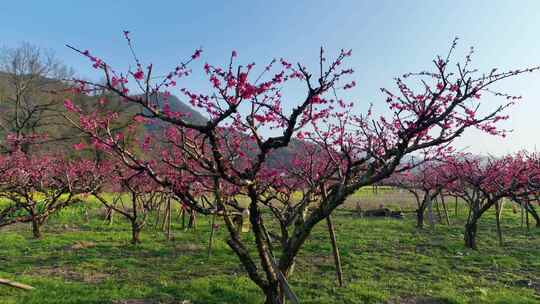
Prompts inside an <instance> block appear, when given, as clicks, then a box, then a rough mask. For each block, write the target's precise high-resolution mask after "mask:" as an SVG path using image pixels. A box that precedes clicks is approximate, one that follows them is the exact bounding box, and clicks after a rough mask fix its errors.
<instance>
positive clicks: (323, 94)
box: [66, 32, 537, 303]
mask: <svg viewBox="0 0 540 304" xmlns="http://www.w3.org/2000/svg"><path fill="white" fill-rule="evenodd" d="M125 38H126V39H127V43H128V46H129V48H130V50H131V53H132V55H133V60H134V67H133V68H132V69H130V70H127V71H124V72H120V71H117V70H115V69H114V68H113V66H112V65H110V64H109V63H107V62H105V61H104V60H103V59H101V58H99V57H97V56H96V55H94V54H93V53H92V52H90V51H87V50H80V49H77V48H74V47H71V48H72V49H74V50H75V51H77V52H79V53H80V54H81V55H83V56H85V57H87V58H88V59H89V60H90V61H91V63H92V65H93V67H94V68H95V69H98V70H100V71H101V72H102V74H103V77H104V79H105V81H104V82H102V83H97V82H90V81H86V80H75V81H74V82H75V85H76V87H77V89H78V90H79V91H81V92H85V93H91V92H93V91H95V90H98V91H100V92H103V91H104V92H107V94H108V96H109V98H120V99H121V100H123V101H124V102H126V103H128V104H136V105H138V106H139V107H140V113H139V114H138V115H136V116H135V117H134V118H133V121H132V125H133V126H136V125H141V124H143V125H147V126H148V125H160V126H163V132H162V133H156V131H155V130H153V131H152V132H150V131H149V132H147V133H146V134H145V135H143V136H139V139H138V145H137V148H136V149H135V147H134V146H133V145H129V144H127V143H125V142H124V140H123V138H125V136H126V134H125V132H131V131H130V130H136V129H137V128H135V127H133V128H128V129H127V130H123V131H118V130H113V128H110V125H111V124H112V123H113V122H114V119H115V114H114V113H106V114H99V113H96V112H91V113H88V112H84V111H82V110H81V108H80V107H79V106H77V105H76V104H73V103H72V102H71V101H70V100H66V108H67V109H68V110H69V111H70V113H69V114H67V115H66V116H67V117H68V118H69V119H71V121H72V122H73V123H74V124H76V125H77V126H78V127H79V128H80V129H81V130H82V131H83V132H85V133H86V135H87V136H88V137H89V138H91V140H90V144H91V145H94V146H95V147H98V148H99V149H102V150H103V151H106V152H107V153H108V154H109V155H110V156H111V157H113V158H114V159H116V161H117V162H118V163H120V164H122V165H123V166H126V167H128V168H131V169H133V170H141V171H144V172H146V174H148V176H150V177H151V178H153V179H154V180H155V181H156V182H157V183H158V184H160V185H161V186H162V187H165V188H168V189H170V191H172V192H173V193H174V195H175V196H176V197H177V198H178V199H179V200H181V201H182V203H183V204H185V205H187V206H188V207H189V208H191V209H192V210H195V211H196V212H198V213H202V214H214V215H218V216H220V217H221V218H222V219H223V221H224V223H225V225H224V226H225V227H226V230H227V231H228V240H227V244H228V245H229V246H230V248H231V249H232V251H233V252H234V253H235V254H236V255H237V256H238V258H239V260H240V262H241V264H242V265H243V268H244V269H245V271H246V273H247V275H248V276H249V278H250V279H251V280H252V281H253V282H254V283H255V284H256V285H257V286H258V287H259V288H260V289H261V290H262V292H263V293H264V295H265V296H266V303H282V302H283V299H284V296H288V297H289V298H294V297H293V296H292V295H291V292H290V290H289V286H288V284H287V281H286V279H287V277H288V276H289V275H290V274H291V269H292V267H293V265H294V263H295V259H296V256H297V255H298V253H299V251H300V250H301V248H302V245H303V244H304V242H305V241H306V239H307V238H308V237H309V235H310V233H311V231H312V230H313V228H314V227H315V226H316V225H317V224H318V223H319V222H321V221H323V220H325V219H326V218H328V217H329V216H330V215H331V214H332V212H333V211H334V210H335V209H336V208H338V207H339V206H340V205H342V204H343V203H344V202H345V200H346V198H347V197H348V196H349V195H351V194H353V193H354V192H355V191H356V190H358V189H360V188H361V187H364V186H367V185H371V184H374V183H377V182H379V181H381V180H382V179H384V178H386V177H388V176H390V175H391V174H392V172H393V171H394V170H395V169H396V168H397V167H398V165H399V164H400V162H401V161H402V159H403V157H404V156H406V155H411V154H413V153H421V154H424V155H427V156H429V157H432V156H434V155H437V154H438V153H443V152H444V151H446V150H447V149H449V147H450V144H451V143H452V142H453V140H454V139H456V138H457V137H459V136H460V135H461V134H462V133H463V132H464V131H465V130H466V129H468V128H477V129H480V130H482V131H485V132H488V133H490V134H495V135H504V134H505V133H504V130H499V129H497V127H496V125H495V124H496V122H497V121H500V120H504V119H506V118H507V117H506V116H505V115H504V114H503V111H504V110H505V109H506V108H507V107H508V106H510V105H511V104H513V103H514V102H515V101H516V100H517V99H519V97H515V96H510V95H505V94H502V93H498V92H493V91H491V90H490V89H489V88H490V86H491V85H492V84H494V83H496V82H498V81H500V80H503V79H506V78H509V77H513V76H516V75H519V74H522V73H525V72H532V71H534V70H536V69H537V68H527V69H520V70H512V71H507V72H498V71H497V70H496V69H493V70H491V71H488V72H487V73H484V74H482V73H479V72H478V71H476V70H474V69H471V68H470V62H471V60H470V55H469V56H467V57H466V59H465V61H464V62H463V63H462V64H457V65H452V64H451V62H450V59H451V57H452V56H451V55H452V52H453V51H454V49H455V46H456V45H455V42H454V44H453V45H452V47H451V49H450V52H449V53H448V55H447V56H444V57H437V58H436V59H435V60H434V62H433V64H434V65H433V66H434V69H433V71H423V72H420V73H410V74H406V75H403V77H399V78H396V79H395V82H396V84H397V88H396V92H393V91H391V90H387V89H382V92H383V94H384V95H385V101H386V104H387V105H388V109H387V110H386V111H385V112H384V113H383V115H381V116H376V115H374V114H373V113H372V111H371V110H370V111H368V112H367V113H364V114H360V115H354V114H353V110H354V107H353V103H351V102H348V101H345V100H343V99H341V98H340V97H339V95H340V94H342V91H343V90H350V89H352V88H353V87H354V86H355V84H356V83H355V82H354V81H351V80H347V78H349V77H350V75H351V74H352V73H353V70H352V69H350V68H344V67H343V66H344V64H345V61H346V60H347V58H348V57H350V56H351V51H348V50H341V51H340V52H338V53H337V55H336V56H335V58H334V59H330V58H328V56H327V54H326V52H325V51H324V49H322V48H321V50H320V52H319V60H318V65H317V67H316V68H315V69H313V70H312V69H309V68H308V67H306V66H304V65H302V64H300V63H299V64H296V65H294V64H292V63H290V62H289V61H287V60H285V59H278V60H272V61H271V62H270V63H269V64H268V65H265V66H263V67H261V68H257V66H256V65H255V64H254V63H249V64H245V65H241V64H239V63H238V55H237V53H236V52H235V51H233V52H232V54H231V57H230V60H229V62H228V64H226V65H225V66H222V67H221V66H216V65H211V64H209V63H206V64H204V67H203V73H204V74H205V75H206V77H207V78H208V80H209V86H208V91H205V92H198V91H195V90H194V89H192V88H190V87H186V86H182V83H187V82H186V81H184V79H185V78H187V77H188V76H189V75H191V74H192V73H193V71H192V70H191V69H190V68H189V67H190V63H192V62H193V61H195V60H198V59H199V58H200V57H201V54H202V51H201V50H196V51H195V52H194V53H193V54H192V55H191V56H189V57H188V58H187V59H186V60H185V61H183V62H181V63H180V64H178V65H177V66H175V67H174V68H173V69H172V70H171V72H170V73H165V74H164V75H163V76H161V75H160V74H158V73H156V72H154V66H153V65H152V64H148V65H143V63H142V61H141V60H140V59H139V57H138V56H137V54H136V52H135V49H134V47H133V44H132V40H131V38H130V36H129V32H125ZM414 80H418V81H415V82H414V84H412V83H413V82H412V81H414ZM290 87H293V88H294V89H295V90H302V91H303V96H302V98H300V99H298V100H296V98H294V99H293V98H292V96H291V97H288V95H287V94H286V92H287V90H286V89H285V88H290ZM172 92H177V93H179V94H180V95H181V97H182V98H184V100H186V101H187V102H189V103H190V104H191V105H192V106H193V107H194V108H196V109H198V110H199V111H201V112H203V113H204V114H206V116H207V118H208V120H207V121H206V122H204V123H195V122H193V121H192V120H190V116H189V115H188V114H187V113H182V112H177V111H174V107H173V106H172V105H171V104H169V102H168V101H167V99H165V100H159V98H157V97H158V96H165V97H166V96H168V95H169V94H171V93H172ZM490 93H492V94H493V95H499V96H502V97H503V100H504V101H503V102H502V103H500V104H498V105H493V104H492V105H491V106H490V107H489V108H485V109H484V108H482V109H481V111H480V109H479V108H480V106H481V105H483V103H482V102H481V101H482V100H483V95H489V94H490ZM290 106H293V107H292V108H291V109H289V108H290ZM480 113H485V114H483V115H481V114H480ZM158 134H159V135H158ZM141 150H142V151H149V152H148V153H146V152H145V153H141V152H140V151H141ZM150 152H152V153H150ZM285 154H287V155H288V157H283V155H285ZM276 158H278V159H280V161H279V162H277V164H276V161H274V160H275V159H276ZM293 192H294V193H299V195H294V196H293V195H291V193H293ZM246 202H247V203H246ZM244 208H247V209H248V210H249V222H250V224H251V228H250V229H251V231H250V232H251V234H252V235H253V238H249V239H248V238H245V237H243V236H242V235H241V234H240V231H239V229H238V226H237V225H235V224H234V222H233V218H234V216H235V215H236V214H238V213H239V212H240V211H241V210H242V211H243V209H244ZM276 227H277V229H276ZM270 235H274V236H277V237H270ZM275 240H278V243H277V244H276V243H274V241H275ZM254 252H256V253H255V254H254Z"/></svg>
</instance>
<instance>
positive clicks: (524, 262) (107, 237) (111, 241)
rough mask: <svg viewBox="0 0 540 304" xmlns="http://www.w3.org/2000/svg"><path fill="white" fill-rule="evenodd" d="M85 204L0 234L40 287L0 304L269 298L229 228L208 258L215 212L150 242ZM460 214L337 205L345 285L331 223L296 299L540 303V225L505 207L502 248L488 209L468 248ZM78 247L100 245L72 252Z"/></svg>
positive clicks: (303, 266)
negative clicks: (431, 224)
mask: <svg viewBox="0 0 540 304" xmlns="http://www.w3.org/2000/svg"><path fill="white" fill-rule="evenodd" d="M89 206H90V207H89V208H90V209H91V210H90V215H91V217H90V219H89V221H88V222H87V221H86V220H85V217H84V209H85V208H87V207H85V205H78V206H74V207H71V208H69V209H66V210H63V211H62V212H61V213H59V214H57V215H55V216H54V217H52V218H51V220H50V222H49V223H48V224H47V226H46V227H45V228H44V239H43V240H33V239H31V238H30V237H31V234H30V230H29V227H28V226H27V225H18V226H16V227H10V228H9V229H7V230H0V277H2V278H9V279H13V280H17V281H20V282H22V283H26V284H30V285H32V286H34V287H36V289H35V290H34V291H31V292H27V291H19V290H15V289H11V288H7V287H4V286H0V303H6V304H9V303H29V304H31V303H40V304H41V303H115V301H116V302H118V301H120V300H129V299H138V300H146V301H147V302H146V303H181V301H182V300H186V299H187V300H191V301H192V302H193V303H261V302H262V300H263V299H262V297H261V294H260V292H259V290H258V289H257V288H256V286H255V285H254V284H253V283H251V282H250V281H249V279H247V277H246V276H245V274H244V272H243V270H242V268H241V267H240V265H239V263H238V260H237V258H236V257H235V255H234V254H233V253H232V252H231V250H230V249H229V248H228V247H227V245H226V244H225V238H226V233H225V231H224V229H223V228H222V227H221V228H219V230H218V232H217V235H216V239H215V243H214V244H215V246H214V250H213V255H212V256H211V257H210V258H208V257H207V254H206V246H207V242H208V235H209V220H210V219H209V218H205V217H199V219H198V227H197V231H195V232H193V231H181V230H180V224H179V223H178V221H175V223H174V225H173V230H174V240H173V241H167V240H166V239H165V236H164V234H163V233H162V232H160V231H156V230H155V229H154V228H153V227H152V226H149V227H147V228H146V229H145V230H144V231H143V234H142V241H143V243H142V244H141V245H138V246H134V245H131V244H129V238H130V231H129V225H128V224H127V223H126V222H123V221H121V220H117V221H116V223H115V224H114V225H113V226H108V225H105V224H104V221H103V219H101V218H100V217H99V216H98V213H99V212H98V210H97V205H96V204H95V203H91V204H90V205H89ZM464 216H465V210H460V214H459V216H458V218H455V217H451V220H452V222H453V225H452V226H450V227H448V226H444V225H438V226H437V227H436V228H435V230H430V229H426V230H424V231H418V230H416V229H415V228H414V224H415V222H414V218H413V217H411V214H407V217H406V219H405V220H393V219H365V218H357V217H354V216H351V215H349V214H348V213H345V212H342V211H339V212H338V213H337V214H336V215H335V216H334V222H335V225H336V230H337V237H338V242H339V246H340V250H341V254H342V260H343V266H344V275H345V280H346V287H344V288H338V287H336V284H335V279H334V278H335V277H334V276H335V274H334V266H333V265H334V264H333V260H332V255H331V247H330V244H329V242H328V234H327V231H326V229H325V227H326V226H325V225H324V223H321V224H320V225H319V226H318V227H316V229H315V231H314V233H313V234H312V236H311V238H310V239H309V241H308V242H307V243H306V244H305V247H304V249H303V250H302V252H301V254H300V256H299V260H298V263H297V266H296V268H295V271H294V274H293V276H292V277H291V279H290V284H291V286H292V288H293V290H294V291H295V292H296V293H297V294H298V296H299V298H300V299H301V303H400V301H402V302H404V303H416V302H418V303H540V229H538V228H532V229H531V231H530V232H528V233H527V232H526V231H524V230H523V229H521V228H520V223H519V214H513V213H512V212H511V209H510V208H509V207H507V209H506V210H505V213H504V215H503V217H504V218H503V220H504V222H503V224H504V233H505V240H506V245H505V247H503V248H501V247H499V246H498V245H497V240H496V238H495V236H496V232H495V226H494V218H493V214H491V213H488V214H487V216H486V217H485V218H483V219H482V220H481V224H480V229H479V239H478V245H479V250H478V251H470V250H465V249H464V248H463V241H462V238H463V235H462V231H463V229H462V227H463V219H464ZM117 219H119V218H117ZM153 222H154V221H153V219H150V223H153ZM243 237H245V238H246V239H247V240H250V239H251V236H250V235H249V234H244V235H243ZM78 242H87V244H88V243H89V242H92V243H94V245H95V246H93V247H92V246H90V247H88V248H82V249H74V248H73V247H72V246H73V245H74V244H77V243H78ZM422 301H423V302H422ZM118 303H121V302H118ZM128 303H129V302H128Z"/></svg>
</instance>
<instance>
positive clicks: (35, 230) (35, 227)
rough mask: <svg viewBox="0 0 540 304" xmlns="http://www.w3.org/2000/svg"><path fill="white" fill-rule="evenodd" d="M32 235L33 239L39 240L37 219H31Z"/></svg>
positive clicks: (40, 235)
mask: <svg viewBox="0 0 540 304" xmlns="http://www.w3.org/2000/svg"><path fill="white" fill-rule="evenodd" d="M32 234H33V236H34V238H35V239H41V237H42V236H43V235H42V234H41V223H40V221H39V220H38V219H32Z"/></svg>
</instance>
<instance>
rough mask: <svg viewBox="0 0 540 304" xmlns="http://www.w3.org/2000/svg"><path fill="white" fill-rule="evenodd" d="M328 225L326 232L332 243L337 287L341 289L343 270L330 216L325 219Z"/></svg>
mask: <svg viewBox="0 0 540 304" xmlns="http://www.w3.org/2000/svg"><path fill="white" fill-rule="evenodd" d="M326 223H327V225H328V232H329V233H330V241H331V243H332V253H333V254H334V263H335V264H336V277H337V281H338V284H339V287H343V268H342V267H341V256H340V255H339V248H338V245H337V241H336V233H335V231H334V225H333V224H332V219H331V218H330V215H329V216H328V217H327V218H326Z"/></svg>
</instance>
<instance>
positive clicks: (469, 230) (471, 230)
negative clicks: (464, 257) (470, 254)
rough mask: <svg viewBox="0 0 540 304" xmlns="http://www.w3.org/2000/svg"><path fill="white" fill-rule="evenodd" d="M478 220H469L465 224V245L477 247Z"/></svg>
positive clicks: (472, 247)
mask: <svg viewBox="0 0 540 304" xmlns="http://www.w3.org/2000/svg"><path fill="white" fill-rule="evenodd" d="M477 229H478V227H477V223H476V220H473V221H472V222H469V223H467V224H466V225H465V247H467V248H471V249H476V231H477Z"/></svg>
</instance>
